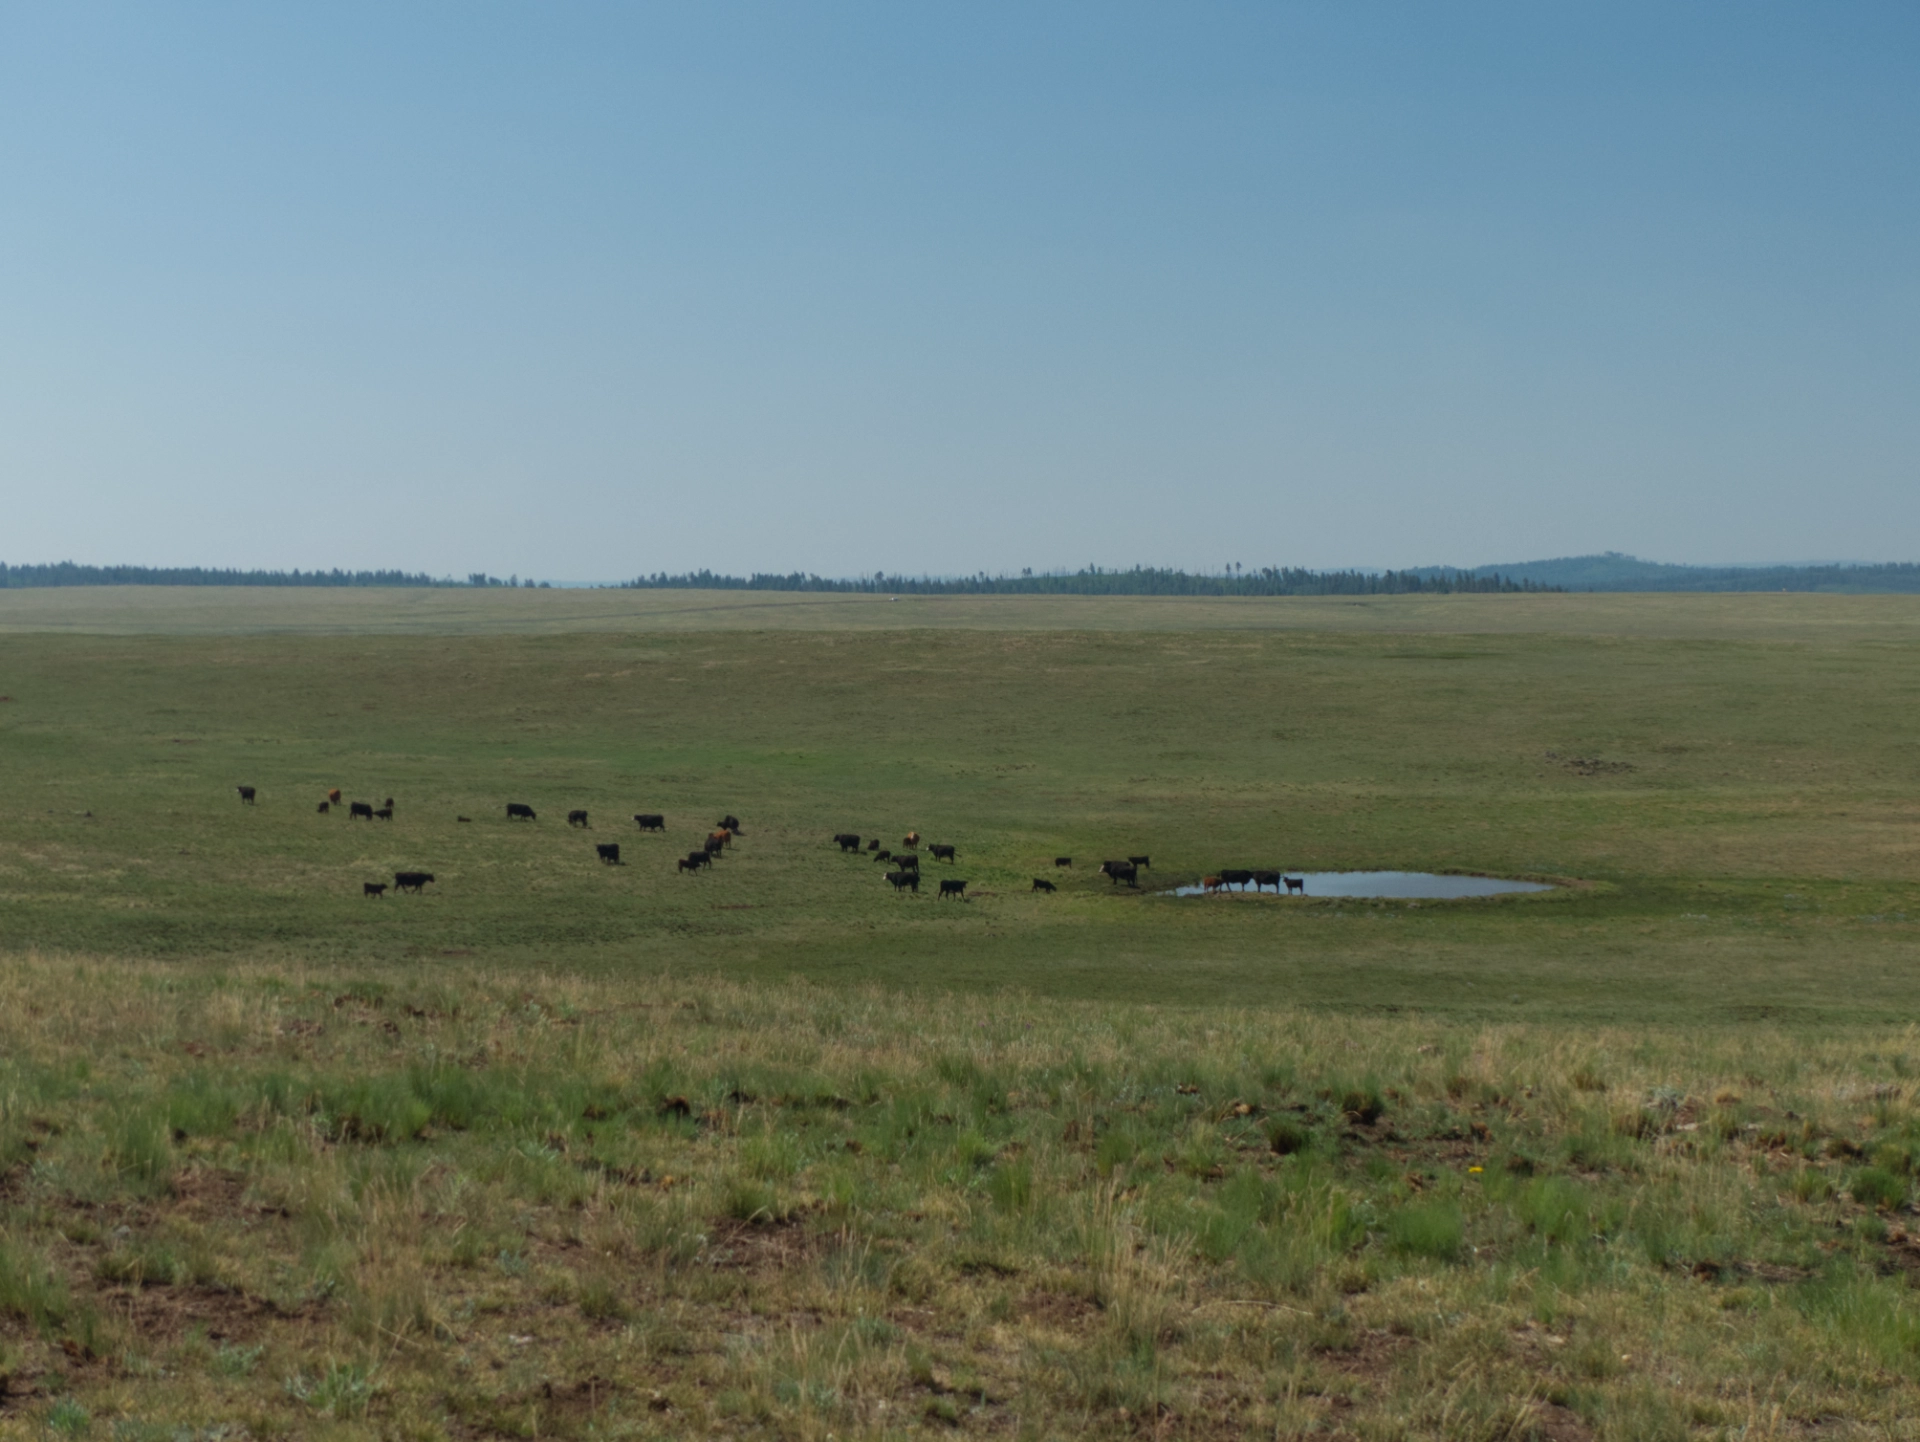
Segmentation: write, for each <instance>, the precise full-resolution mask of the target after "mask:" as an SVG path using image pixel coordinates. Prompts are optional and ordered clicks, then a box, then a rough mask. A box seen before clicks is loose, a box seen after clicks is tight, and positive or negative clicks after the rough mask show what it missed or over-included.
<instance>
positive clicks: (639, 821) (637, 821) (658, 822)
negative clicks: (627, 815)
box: [633, 811, 667, 831]
mask: <svg viewBox="0 0 1920 1442" xmlns="http://www.w3.org/2000/svg"><path fill="white" fill-rule="evenodd" d="M633 821H634V825H636V826H638V827H639V828H640V829H641V830H642V831H665V830H666V829H667V818H666V817H665V816H663V815H661V814H660V813H659V812H658V811H636V812H634V814H633Z"/></svg>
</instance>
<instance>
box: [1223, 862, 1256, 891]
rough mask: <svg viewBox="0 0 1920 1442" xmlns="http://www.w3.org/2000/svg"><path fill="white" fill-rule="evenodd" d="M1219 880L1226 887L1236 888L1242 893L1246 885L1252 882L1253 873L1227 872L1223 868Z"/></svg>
mask: <svg viewBox="0 0 1920 1442" xmlns="http://www.w3.org/2000/svg"><path fill="white" fill-rule="evenodd" d="M1220 880H1221V881H1222V882H1224V883H1225V884H1226V885H1228V886H1237V887H1239V888H1240V889H1241V890H1242V891H1244V890H1246V887H1247V883H1248V882H1249V881H1252V880H1253V873H1252V872H1251V871H1237V870H1236V871H1228V870H1226V869H1224V868H1223V869H1222V870H1221V872H1220Z"/></svg>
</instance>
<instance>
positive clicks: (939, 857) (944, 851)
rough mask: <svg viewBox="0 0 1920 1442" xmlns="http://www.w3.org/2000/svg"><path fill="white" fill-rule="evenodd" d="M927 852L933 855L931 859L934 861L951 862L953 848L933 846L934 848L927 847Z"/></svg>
mask: <svg viewBox="0 0 1920 1442" xmlns="http://www.w3.org/2000/svg"><path fill="white" fill-rule="evenodd" d="M927 850H929V851H931V852H932V853H933V859H934V860H935V861H951V860H953V848H952V847H951V846H939V845H935V846H929V847H928V848H927Z"/></svg>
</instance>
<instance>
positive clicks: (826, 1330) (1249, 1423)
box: [0, 956, 1920, 1439]
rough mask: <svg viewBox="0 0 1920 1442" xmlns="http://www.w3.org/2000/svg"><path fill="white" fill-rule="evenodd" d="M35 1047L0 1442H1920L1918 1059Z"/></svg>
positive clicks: (144, 995)
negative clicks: (1346, 1441) (316, 1440)
mask: <svg viewBox="0 0 1920 1442" xmlns="http://www.w3.org/2000/svg"><path fill="white" fill-rule="evenodd" d="M459 964H460V963H458V962H455V963H453V964H452V965H456V966H457V965H459ZM0 1043H3V1045H4V1055H3V1059H0V1164H3V1165H4V1182H3V1184H0V1217H3V1218H4V1250H3V1251H0V1311H3V1313H4V1316H3V1317H0V1374H3V1389H4V1395H3V1396H0V1435H8V1436H12V1435H34V1436H39V1435H44V1434H45V1433H46V1431H47V1430H48V1429H51V1430H52V1431H54V1432H56V1433H65V1434H68V1435H83V1434H85V1435H95V1436H111V1437H115V1438H146V1437H153V1438H163V1437H164V1438H175V1437H182V1436H191V1437H200V1438H209V1437H216V1436H230V1437H237V1436H241V1435H254V1436H263V1437H265V1436H301V1437H309V1436H323V1435H329V1434H331V1433H337V1434H338V1435H365V1434H368V1433H373V1434H379V1435H390V1436H403V1437H421V1438H427V1437H440V1436H525V1437H534V1436H589V1435H592V1436H683V1435H689V1434H695V1433H702V1434H705V1433H718V1434H721V1435H777V1436H793V1437H827V1436H835V1437H880V1436H903V1435H911V1434H914V1433H917V1432H921V1431H950V1430H960V1431H964V1432H981V1433H991V1434H996V1435H999V1434H1004V1435H1008V1436H1021V1437H1026V1436H1032V1437H1054V1436H1060V1437H1065V1436H1077V1435H1115V1436H1119V1435H1147V1436H1166V1437H1206V1436H1249V1435H1260V1436H1296V1435H1304V1434H1313V1435H1321V1434H1325V1435H1334V1436H1355V1437H1398V1436H1436V1437H1439V1436H1445V1437H1487V1438H1495V1437H1525V1436H1536V1437H1544V1438H1556V1439H1567V1438H1578V1437H1587V1436H1601V1437H1615V1438H1657V1437H1686V1436H1728V1437H1732V1436H1740V1437H1772V1436H1798V1435H1815V1434H1817V1435H1819V1436H1822V1437H1845V1436H1853V1435H1860V1436H1868V1435H1871V1436H1874V1437H1887V1436H1910V1435H1915V1434H1916V1433H1920V1426H1917V1425H1916V1423H1915V1422H1914V1421H1913V1420H1912V1419H1913V1418H1914V1417H1915V1416H1916V1414H1920V1386H1916V1379H1917V1378H1920V1308H1917V1307H1916V1305H1915V1294H1914V1292H1913V1291H1912V1289H1911V1287H1910V1285H1909V1281H1908V1277H1909V1274H1910V1272H1911V1271H1912V1269H1914V1268H1916V1267H1920V1241H1916V1240H1909V1238H1908V1234H1907V1231H1906V1226H1907V1225H1908V1222H1907V1220H1906V1219H1907V1217H1908V1202H1909V1195H1910V1184H1909V1176H1910V1173H1911V1171H1912V1166H1913V1159H1914V1157H1915V1156H1916V1154H1920V1113H1917V1112H1916V1110H1915V1094H1916V1082H1915V1081H1914V1080H1912V1078H1914V1077H1915V1076H1917V1075H1920V1037H1916V1036H1915V1035H1914V1034H1912V1033H1911V1032H1877V1033H1864V1032H1849V1033H1846V1034H1844V1035H1833V1036H1826V1037H1822V1036H1796V1035H1792V1034H1787V1033H1783V1032H1779V1031H1769V1030H1765V1029H1762V1028H1748V1029H1744V1030H1739V1031H1735V1030H1717V1031H1712V1032H1704V1033H1696V1032H1688V1031H1682V1030H1674V1031H1670V1032H1664V1033H1648V1032H1645V1031H1636V1032H1633V1033H1626V1032H1605V1031H1598V1030H1583V1031H1579V1032H1577V1033H1576V1032H1569V1031H1565V1030H1559V1029H1549V1028H1546V1027H1538V1026H1534V1027H1529V1026H1511V1027H1496V1028H1486V1029H1479V1028H1472V1029H1469V1028H1464V1027H1460V1026H1458V1025H1452V1026H1449V1025H1447V1024H1442V1023H1433V1022H1427V1021H1423V1020H1420V1019H1417V1018H1404V1017H1402V1018H1384V1019H1374V1018H1365V1017H1357V1018H1356V1017H1330V1016H1326V1015H1316V1014H1277V1013H1272V1012H1249V1011H1246V1010H1235V1011H1228V1010H1224V1009H1220V1010H1207V1009H1193V1010H1179V1009H1158V1008H1144V1007H1143V1008H1129V1007H1122V1006H1117V1005H1094V1004H1088V1005H1064V1004H1060V1003H1046V1004H1041V1003H1035V1002H1031V1001H1028V1000H1025V999H1022V998H1019V997H1013V996H1001V997H981V996H974V997H959V998H955V997H937V998H935V997H927V998H921V999H915V998H912V997H909V996H904V995H901V994H899V993H897V992H880V991H874V992H850V991H826V990H821V989H817V988H810V987H805V986H788V987H779V986H771V985H768V986H755V987H738V986H729V985H720V984H715V983H711V982H704V981H702V982H697V983H696V982H685V983H678V982H667V983H662V982H658V981H655V980H649V981H647V982H645V983H644V984H642V985H624V984H619V983H614V982H606V981H585V980H579V979H575V978H567V979H555V978H539V977H531V978H530V977H528V976H526V975H492V976H480V977H475V976H470V975H461V974H458V973H456V972H455V971H453V970H451V969H448V970H443V971H439V972H436V973H419V972H415V973H410V974H407V975H405V976H401V975H398V974H396V975H393V976H388V977H386V978H383V979H377V980H373V981H368V980H358V981H354V982H351V983H349V982H344V981H341V980H340V979H338V978H337V977H330V976H326V975H323V974H320V973H302V972H300V971H299V970H297V969H293V968H286V969H280V970H253V971H247V972H229V973H226V974H223V975H211V974H206V975H202V974H196V973H193V972H191V971H188V970H183V969H181V968H177V967H164V966H154V965H144V964H118V963H115V964H107V963H101V962H88V961H75V960H72V959H57V960H56V959H43V958H39V957H33V956H25V957H22V956H14V957H10V958H6V959H5V960H4V962H3V963H0Z"/></svg>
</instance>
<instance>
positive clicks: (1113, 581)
mask: <svg viewBox="0 0 1920 1442" xmlns="http://www.w3.org/2000/svg"><path fill="white" fill-rule="evenodd" d="M621 588H622V589H623V590H639V591H651V590H690V591H853V592H866V593H869V594H876V593H880V592H885V593H886V594H888V595H894V596H902V595H908V596H1000V595H1013V596H1404V595H1410V594H1413V593H1415V592H1424V593H1428V594H1438V595H1450V594H1453V593H1455V592H1471V593H1475V594H1484V593H1499V594H1505V593H1507V592H1517V591H1558V590H1560V589H1561V588H1560V587H1558V586H1547V585H1541V584H1539V583H1537V582H1533V581H1515V580H1511V579H1509V578H1507V577H1505V576H1498V575H1476V574H1472V573H1469V572H1465V571H1455V572H1446V573H1439V574H1428V573H1417V572H1413V571H1309V570H1303V569H1300V568H1298V567H1294V566H1263V567H1260V568H1258V569H1256V570H1251V571H1247V570H1242V569H1240V568H1238V567H1235V568H1233V569H1231V570H1228V571H1223V572H1221V573H1220V574H1219V575H1207V574H1199V573H1195V572H1192V571H1178V570H1170V569H1167V568H1165V567H1159V566H1135V567H1133V568H1132V569H1131V570H1124V571H1123V570H1104V569H1102V568H1101V567H1099V566H1088V567H1087V568H1086V569H1085V570H1081V571H1072V572H1056V573H1051V574H1043V575H1038V576H1036V575H1034V574H1033V573H1032V572H1030V571H1022V572H1021V573H1020V574H1019V575H1017V576H989V575H988V574H987V573H986V572H985V571H981V572H980V573H979V574H977V575H973V576H958V577H951V576H949V577H933V576H918V577H915V576H889V575H887V574H886V573H885V572H884V571H876V572H875V573H874V574H873V575H871V576H863V577H861V578H860V579H858V580H834V579H831V578H829V577H826V576H815V575H811V574H807V573H804V572H800V571H792V572H789V573H788V574H786V575H776V574H771V573H768V572H764V571H756V572H755V573H754V574H753V575H751V576H725V575H720V574H717V573H716V572H713V571H688V572H686V573H684V574H682V575H678V576H670V575H668V574H666V573H665V572H664V571H662V572H658V573H656V574H654V575H651V576H640V577H637V578H635V579H634V580H631V581H624V582H622V583H621Z"/></svg>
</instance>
